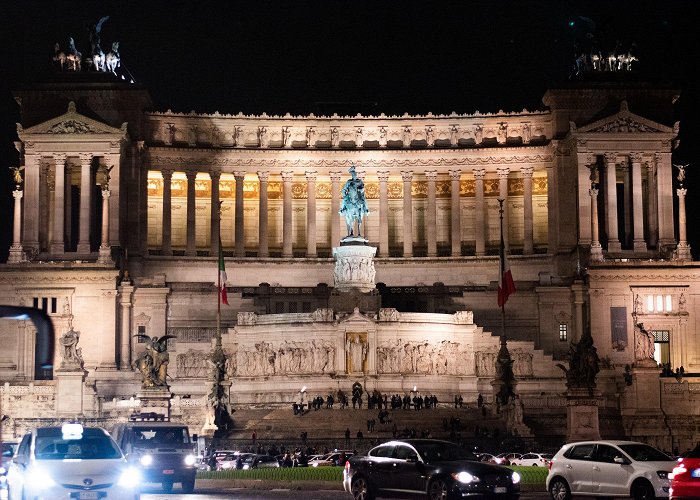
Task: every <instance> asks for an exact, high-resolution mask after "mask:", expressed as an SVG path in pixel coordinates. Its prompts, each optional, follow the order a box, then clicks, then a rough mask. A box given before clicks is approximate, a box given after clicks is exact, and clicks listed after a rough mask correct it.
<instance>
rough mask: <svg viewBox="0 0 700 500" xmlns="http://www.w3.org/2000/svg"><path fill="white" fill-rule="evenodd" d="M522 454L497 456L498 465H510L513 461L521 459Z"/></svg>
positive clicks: (501, 454)
mask: <svg viewBox="0 0 700 500" xmlns="http://www.w3.org/2000/svg"><path fill="white" fill-rule="evenodd" d="M521 456H522V454H521V453H512V452H511V453H499V454H498V455H496V463H497V464H498V465H510V464H511V462H513V460H515V459H517V458H520V457H521Z"/></svg>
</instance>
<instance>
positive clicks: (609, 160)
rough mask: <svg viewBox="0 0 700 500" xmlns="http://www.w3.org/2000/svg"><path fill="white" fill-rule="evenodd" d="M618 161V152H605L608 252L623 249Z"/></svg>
mask: <svg viewBox="0 0 700 500" xmlns="http://www.w3.org/2000/svg"><path fill="white" fill-rule="evenodd" d="M616 161H617V154H616V153H605V195H606V196H605V224H606V226H605V229H606V232H607V234H608V252H619V251H620V250H622V246H621V245H620V239H619V236H618V230H617V172H616Z"/></svg>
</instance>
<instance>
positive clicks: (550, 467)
mask: <svg viewBox="0 0 700 500" xmlns="http://www.w3.org/2000/svg"><path fill="white" fill-rule="evenodd" d="M552 465H554V460H550V461H549V465H548V467H549V470H552Z"/></svg>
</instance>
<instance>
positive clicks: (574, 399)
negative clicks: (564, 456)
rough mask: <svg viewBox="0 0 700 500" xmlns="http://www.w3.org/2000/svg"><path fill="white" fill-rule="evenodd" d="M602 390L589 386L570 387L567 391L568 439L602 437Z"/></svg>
mask: <svg viewBox="0 0 700 500" xmlns="http://www.w3.org/2000/svg"><path fill="white" fill-rule="evenodd" d="M599 397H600V392H599V391H596V390H595V389H594V390H593V394H592V395H591V392H590V391H589V390H588V389H587V388H576V387H575V388H570V389H569V390H568V391H567V392H566V440H567V442H569V441H585V440H595V439H600V425H599V422H598V398H599Z"/></svg>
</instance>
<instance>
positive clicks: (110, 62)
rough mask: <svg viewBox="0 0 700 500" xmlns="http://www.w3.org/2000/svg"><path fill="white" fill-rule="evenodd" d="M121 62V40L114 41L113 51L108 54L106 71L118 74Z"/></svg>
mask: <svg viewBox="0 0 700 500" xmlns="http://www.w3.org/2000/svg"><path fill="white" fill-rule="evenodd" d="M120 62H121V57H119V42H114V43H112V51H111V52H110V53H109V54H107V62H106V71H111V72H112V73H114V74H115V75H116V74H117V71H116V70H117V68H118V67H119V64H120Z"/></svg>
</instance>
